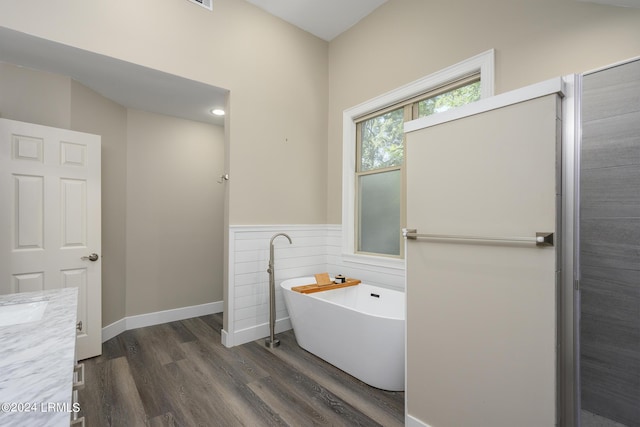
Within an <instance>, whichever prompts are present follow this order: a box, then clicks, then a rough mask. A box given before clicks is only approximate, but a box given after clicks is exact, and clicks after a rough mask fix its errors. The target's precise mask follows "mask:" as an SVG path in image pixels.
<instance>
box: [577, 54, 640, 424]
mask: <svg viewBox="0 0 640 427" xmlns="http://www.w3.org/2000/svg"><path fill="white" fill-rule="evenodd" d="M582 115H583V117H582V128H583V138H582V151H581V172H580V173H581V180H580V186H581V198H580V203H581V209H580V215H581V226H580V239H581V250H580V267H581V298H582V309H581V324H580V345H581V361H580V363H581V382H582V408H583V409H585V410H587V411H590V412H592V413H595V414H598V415H601V416H604V417H606V418H609V419H612V420H615V421H618V422H621V423H623V424H625V425H628V426H640V191H639V189H640V61H636V62H632V63H629V64H625V65H621V66H617V67H613V68H609V69H606V70H603V71H599V72H596V73H593V74H589V75H587V76H585V77H584V93H583V112H582Z"/></svg>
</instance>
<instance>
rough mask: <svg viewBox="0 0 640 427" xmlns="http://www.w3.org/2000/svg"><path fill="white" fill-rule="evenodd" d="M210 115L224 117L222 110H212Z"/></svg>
mask: <svg viewBox="0 0 640 427" xmlns="http://www.w3.org/2000/svg"><path fill="white" fill-rule="evenodd" d="M211 114H213V115H214V116H224V110H221V109H220V108H214V109H213V110H211Z"/></svg>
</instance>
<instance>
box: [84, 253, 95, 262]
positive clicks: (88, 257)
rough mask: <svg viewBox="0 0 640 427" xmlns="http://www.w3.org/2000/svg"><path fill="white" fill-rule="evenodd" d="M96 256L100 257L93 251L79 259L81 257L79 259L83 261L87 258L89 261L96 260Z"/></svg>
mask: <svg viewBox="0 0 640 427" xmlns="http://www.w3.org/2000/svg"><path fill="white" fill-rule="evenodd" d="M98 258H100V257H99V256H98V254H96V253H93V254H91V255H89V256H83V257H81V258H80V259H81V260H83V261H87V260H89V261H97V260H98Z"/></svg>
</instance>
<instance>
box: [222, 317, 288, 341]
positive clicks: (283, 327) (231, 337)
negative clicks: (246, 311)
mask: <svg viewBox="0 0 640 427" xmlns="http://www.w3.org/2000/svg"><path fill="white" fill-rule="evenodd" d="M291 328H292V326H291V319H289V318H288V317H285V318H284V319H278V320H276V327H275V333H276V334H279V333H280V332H284V331H288V330H289V329H291ZM269 334H270V331H269V324H268V323H262V324H260V325H256V326H252V327H250V328H247V329H241V330H239V331H235V332H227V331H225V330H222V344H223V345H224V346H225V347H233V346H236V345H242V344H245V343H248V342H251V341H255V340H259V339H260V338H266V337H268V336H269Z"/></svg>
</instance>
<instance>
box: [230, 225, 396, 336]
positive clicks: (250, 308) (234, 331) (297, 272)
mask: <svg viewBox="0 0 640 427" xmlns="http://www.w3.org/2000/svg"><path fill="white" fill-rule="evenodd" d="M276 233H287V234H288V235H289V236H290V237H291V239H292V241H293V244H291V245H290V244H289V242H288V241H287V239H286V238H284V237H278V238H277V239H276V240H275V241H274V246H275V282H276V333H278V332H282V331H284V330H287V329H290V328H291V322H290V320H289V314H288V313H287V310H286V307H285V303H284V298H283V295H282V292H281V291H280V289H279V287H278V285H279V284H280V282H282V281H283V280H286V279H289V278H294V277H302V276H313V275H314V274H316V273H323V272H328V273H329V274H331V275H335V274H338V273H341V274H345V275H347V276H349V277H356V278H359V279H361V280H362V281H363V282H367V283H371V284H375V285H378V286H385V287H390V288H394V289H404V271H403V270H398V269H390V268H383V267H374V266H367V265H364V264H357V263H349V262H345V261H343V259H342V254H341V252H342V228H341V226H339V225H326V224H317V225H315V224H312V225H258V226H231V227H229V247H230V253H229V288H228V295H227V297H228V301H229V308H228V312H227V316H228V328H229V330H228V331H225V334H224V335H225V338H224V339H225V345H227V346H234V345H240V344H243V343H245V342H249V341H252V340H256V339H259V338H263V337H266V336H268V334H269V328H268V321H269V309H268V307H269V275H268V273H267V267H268V262H269V242H270V240H271V237H272V236H273V235H274V234H276Z"/></svg>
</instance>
